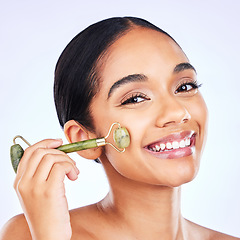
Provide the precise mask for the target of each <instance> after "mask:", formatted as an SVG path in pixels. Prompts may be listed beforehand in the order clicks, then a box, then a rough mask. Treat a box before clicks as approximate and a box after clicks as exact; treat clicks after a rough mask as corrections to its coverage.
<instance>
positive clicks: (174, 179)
mask: <svg viewBox="0 0 240 240" xmlns="http://www.w3.org/2000/svg"><path fill="white" fill-rule="evenodd" d="M197 173H198V169H196V168H193V167H189V168H186V167H185V168H184V169H181V170H179V171H177V172H175V173H174V174H171V175H169V176H168V179H167V183H166V186H168V187H180V186H182V185H183V184H185V183H188V182H191V181H192V180H193V179H194V178H195V177H196V175H197Z"/></svg>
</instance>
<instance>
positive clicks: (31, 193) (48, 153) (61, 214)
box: [14, 139, 79, 240]
mask: <svg viewBox="0 0 240 240" xmlns="http://www.w3.org/2000/svg"><path fill="white" fill-rule="evenodd" d="M61 144H62V140H52V139H48V140H44V141H41V142H39V143H37V144H35V145H33V146H31V147H29V148H27V149H26V150H25V152H24V155H23V157H22V159H21V161H20V164H19V166H18V171H17V175H16V179H15V182H14V188H15V190H16V192H17V195H18V197H19V200H20V203H21V205H22V208H23V211H24V214H25V217H26V219H27V222H28V225H29V228H30V231H31V235H32V238H33V239H34V240H42V239H44V240H46V239H49V240H50V239H51V240H55V239H56V240H61V239H64V240H66V239H68V240H69V239H70V238H71V235H72V229H71V225H70V216H69V211H68V204H67V199H66V196H65V187H64V178H65V175H67V177H68V178H69V179H70V180H73V181H74V180H76V179H77V177H78V174H79V170H78V169H77V167H76V165H75V162H74V161H73V160H72V159H71V158H69V157H68V155H66V154H65V153H63V152H61V151H59V150H56V149H54V148H57V147H59V146H60V145H61Z"/></svg>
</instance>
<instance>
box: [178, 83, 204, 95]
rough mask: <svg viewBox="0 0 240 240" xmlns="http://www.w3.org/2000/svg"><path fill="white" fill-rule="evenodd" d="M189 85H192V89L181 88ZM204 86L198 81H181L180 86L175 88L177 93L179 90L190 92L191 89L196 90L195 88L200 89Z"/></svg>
mask: <svg viewBox="0 0 240 240" xmlns="http://www.w3.org/2000/svg"><path fill="white" fill-rule="evenodd" d="M187 85H190V86H191V89H182V90H180V88H182V87H184V86H185V87H186V86H187ZM201 86H202V84H198V83H197V81H193V82H192V81H190V82H189V81H187V82H184V83H181V84H180V85H179V86H177V89H176V90H175V92H174V93H175V94H177V93H179V92H190V91H191V90H194V89H198V88H200V87H201Z"/></svg>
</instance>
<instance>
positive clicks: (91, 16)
mask: <svg viewBox="0 0 240 240" xmlns="http://www.w3.org/2000/svg"><path fill="white" fill-rule="evenodd" d="M239 12H240V1H238V0H235V1H233V0H226V1H221V0H217V1H214V0H208V1H206V0H205V1H193V0H192V1H191V0H181V1H178V0H175V1H174V0H173V1H161V0H158V1H157V0H155V1H154V0H148V1H140V0H138V1H137V0H134V1H130V0H121V1H113V0H111V1H110V0H102V1H97V0H96V1H93V0H89V1H81V0H79V1H77V0H69V1H63V0H52V1H47V0H42V1H30V0H28V1H27V0H21V1H17V0H14V1H13V0H8V1H4V2H3V1H2V0H1V2H0V81H1V84H0V104H1V106H0V111H1V118H0V121H1V122H0V123H1V125H0V126H1V137H0V148H1V149H0V150H1V158H0V161H1V167H0V193H1V195H0V196H1V197H0V203H1V204H0V227H2V225H3V224H4V223H5V222H6V221H7V220H8V219H9V218H10V217H12V216H13V215H16V214H18V213H20V212H21V211H22V210H21V207H20V204H19V203H18V199H17V196H16V194H15V192H14V190H13V188H12V185H13V181H14V177H15V174H14V172H13V170H12V167H11V165H10V158H9V148H10V146H11V144H12V138H13V137H14V136H15V135H17V134H21V135H23V136H24V137H25V138H26V139H27V140H28V141H29V142H31V143H35V142H37V141H39V140H41V139H44V138H59V137H62V138H63V139H64V142H66V140H65V138H64V135H63V132H62V130H61V128H60V126H59V124H58V120H57V117H56V112H55V107H54V103H53V94H52V86H53V72H54V68H55V64H56V62H57V59H58V57H59V55H60V53H61V52H62V50H63V49H64V47H65V46H66V44H67V43H68V42H69V41H70V40H71V39H72V38H73V37H74V36H75V35H76V34H77V33H78V32H80V31H81V30H82V29H84V28H85V27H87V26H88V25H90V24H92V23H94V22H96V21H99V20H102V19H104V18H108V17H112V16H126V15H128V16H139V17H142V18H146V19H147V20H149V21H151V22H152V23H154V24H156V25H158V26H159V27H160V28H163V29H164V30H165V31H167V32H168V33H169V34H171V35H172V36H173V37H174V38H175V39H176V41H177V42H178V43H179V44H180V46H182V48H183V50H184V51H185V52H186V54H187V55H188V57H189V58H190V60H191V62H192V64H193V65H194V66H195V67H196V69H197V71H198V79H199V82H200V83H203V87H202V89H201V91H202V93H203V95H204V97H205V100H206V103H207V105H208V108H209V113H210V120H209V133H208V141H207V145H206V149H205V152H204V155H203V158H202V165H201V169H200V172H199V174H198V176H197V178H196V179H195V180H194V181H193V182H192V183H189V184H186V185H185V186H183V201H182V212H183V215H184V217H186V218H188V219H190V220H192V221H195V222H197V223H199V224H201V225H204V226H207V227H209V228H212V229H215V230H218V231H222V232H225V233H228V234H232V235H235V236H238V237H240V204H239V203H240V190H239V183H240V174H239V172H240V157H239V149H240V148H239V146H238V142H239V132H240V131H239V128H240V107H239V102H240V96H239V90H240V79H239V65H240V60H239V56H240V46H239V43H240V26H239V25H240V14H239ZM19 143H20V142H19ZM72 157H73V158H74V159H75V160H76V161H77V162H78V167H79V169H80V170H81V174H80V177H79V179H78V180H77V181H76V182H70V181H68V180H66V185H67V186H66V188H67V197H68V201H69V207H70V208H76V207H79V206H82V205H85V204H89V203H93V202H95V201H98V200H100V199H101V198H102V197H104V196H105V194H106V193H107V191H108V184H107V181H106V177H105V175H104V173H103V171H102V167H101V165H98V164H96V163H94V162H91V161H87V160H84V159H80V157H78V156H77V155H76V154H72Z"/></svg>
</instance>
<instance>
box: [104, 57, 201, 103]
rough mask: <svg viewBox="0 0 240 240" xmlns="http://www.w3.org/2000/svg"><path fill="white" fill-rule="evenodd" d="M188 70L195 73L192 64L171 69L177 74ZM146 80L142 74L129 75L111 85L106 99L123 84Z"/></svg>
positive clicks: (183, 64)
mask: <svg viewBox="0 0 240 240" xmlns="http://www.w3.org/2000/svg"><path fill="white" fill-rule="evenodd" d="M188 69H191V70H193V71H194V72H196V70H195V68H194V67H193V66H192V64H190V63H188V62H184V63H179V64H177V65H176V66H175V68H174V69H173V73H179V72H182V71H184V70H188ZM147 80H148V78H147V77H146V76H145V75H144V74H131V75H128V76H126V77H123V78H121V79H120V80H118V81H117V82H115V83H114V84H113V85H112V87H111V88H110V90H109V92H108V97H107V99H109V98H110V97H111V95H112V93H113V92H114V91H115V90H116V89H117V88H119V87H121V86H122V85H124V84H127V83H130V82H145V81H147Z"/></svg>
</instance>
